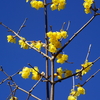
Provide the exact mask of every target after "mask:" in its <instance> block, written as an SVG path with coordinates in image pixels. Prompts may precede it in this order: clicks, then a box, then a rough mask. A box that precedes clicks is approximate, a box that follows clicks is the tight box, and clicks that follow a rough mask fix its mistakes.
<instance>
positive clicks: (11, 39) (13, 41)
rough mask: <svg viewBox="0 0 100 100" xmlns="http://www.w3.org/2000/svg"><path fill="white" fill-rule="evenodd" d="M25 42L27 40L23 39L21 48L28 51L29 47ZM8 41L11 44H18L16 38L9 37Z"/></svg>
mask: <svg viewBox="0 0 100 100" xmlns="http://www.w3.org/2000/svg"><path fill="white" fill-rule="evenodd" d="M25 40H26V39H25V38H23V37H21V39H20V40H19V41H18V42H19V45H20V46H21V48H23V49H28V48H29V47H28V45H27V44H26V43H25ZM7 41H8V42H11V43H16V38H15V36H12V35H7Z"/></svg>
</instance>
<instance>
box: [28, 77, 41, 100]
mask: <svg viewBox="0 0 100 100" xmlns="http://www.w3.org/2000/svg"><path fill="white" fill-rule="evenodd" d="M41 80H42V76H41V78H40V79H39V80H38V81H37V83H36V84H35V85H34V86H33V87H32V88H31V89H30V90H29V93H31V92H32V91H33V89H34V88H35V87H36V86H37V85H38V84H39V82H40V81H41ZM29 97H30V94H29V95H28V97H27V99H26V100H29Z"/></svg>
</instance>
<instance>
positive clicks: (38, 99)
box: [16, 86, 41, 100]
mask: <svg viewBox="0 0 100 100" xmlns="http://www.w3.org/2000/svg"><path fill="white" fill-rule="evenodd" d="M16 87H17V89H19V90H21V91H23V92H25V93H27V94H29V95H30V96H32V97H33V98H35V99H37V100H41V99H40V98H38V97H36V96H35V95H33V94H31V93H29V92H28V91H26V90H24V89H22V88H21V87H19V86H16Z"/></svg>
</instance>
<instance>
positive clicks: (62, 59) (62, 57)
mask: <svg viewBox="0 0 100 100" xmlns="http://www.w3.org/2000/svg"><path fill="white" fill-rule="evenodd" d="M56 58H57V63H61V64H63V63H64V62H65V61H66V60H68V55H66V54H59V55H58V56H57V57H56Z"/></svg>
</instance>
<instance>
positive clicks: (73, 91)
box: [70, 89, 80, 97]
mask: <svg viewBox="0 0 100 100" xmlns="http://www.w3.org/2000/svg"><path fill="white" fill-rule="evenodd" d="M70 95H73V96H75V97H78V96H79V95H80V93H79V92H78V91H75V90H74V89H71V93H70Z"/></svg>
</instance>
